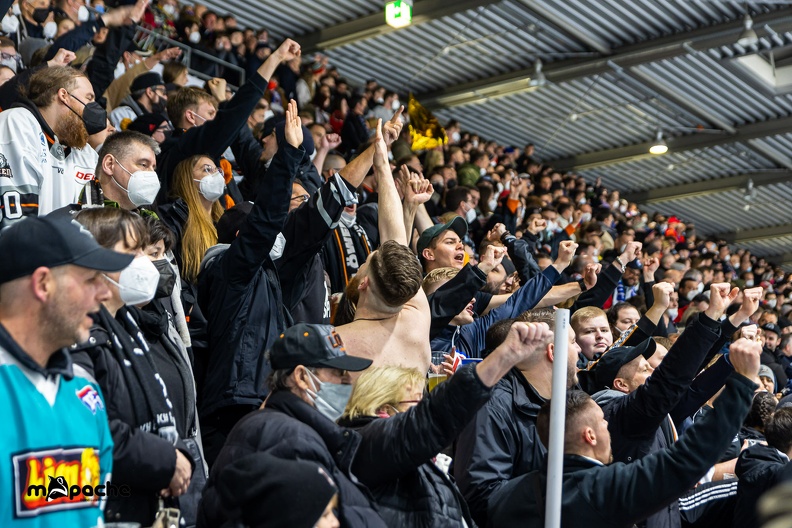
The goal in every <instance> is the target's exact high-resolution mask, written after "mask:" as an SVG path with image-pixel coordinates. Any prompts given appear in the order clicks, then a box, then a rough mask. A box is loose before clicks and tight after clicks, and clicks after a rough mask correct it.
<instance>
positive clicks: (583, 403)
mask: <svg viewBox="0 0 792 528" xmlns="http://www.w3.org/2000/svg"><path fill="white" fill-rule="evenodd" d="M559 403H560V402H559ZM565 403H566V416H565V418H564V452H567V451H568V449H569V448H570V447H572V444H573V443H574V439H575V438H576V437H577V436H578V430H577V429H578V428H579V427H580V425H579V424H580V423H581V422H582V419H583V418H585V411H586V410H587V409H589V408H590V407H589V406H590V405H592V404H594V400H592V399H591V396H589V395H588V394H586V393H585V392H583V391H580V390H571V391H568V392H567V393H566V402H565ZM552 405H553V402H552V401H547V402H546V403H545V404H544V405H542V408H541V409H540V410H539V415H538V416H537V417H536V430H537V432H538V433H539V439H540V440H541V441H542V443H543V444H544V445H549V441H550V409H551V407H552Z"/></svg>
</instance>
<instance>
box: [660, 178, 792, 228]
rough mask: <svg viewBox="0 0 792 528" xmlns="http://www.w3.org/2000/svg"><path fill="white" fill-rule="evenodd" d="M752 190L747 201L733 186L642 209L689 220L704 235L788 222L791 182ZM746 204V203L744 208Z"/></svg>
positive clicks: (790, 216) (791, 196)
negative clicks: (750, 197)
mask: <svg viewBox="0 0 792 528" xmlns="http://www.w3.org/2000/svg"><path fill="white" fill-rule="evenodd" d="M756 191H757V193H756V198H754V199H753V200H752V201H750V202H747V201H746V200H745V193H744V192H743V191H741V190H735V191H729V192H724V193H718V194H716V195H708V196H695V197H691V198H681V199H679V200H674V201H667V202H661V203H659V204H651V205H648V206H647V207H646V209H648V210H651V211H652V212H663V213H665V214H674V215H677V216H679V217H680V218H682V219H683V220H688V221H692V222H694V223H695V225H696V228H697V230H698V231H699V232H700V233H701V234H704V235H709V234H713V233H724V232H731V231H739V230H744V229H753V228H758V227H763V226H775V225H782V224H787V223H792V208H790V207H789V203H790V201H791V200H792V185H790V184H787V183H779V184H775V185H768V186H765V187H757V188H756ZM746 205H749V206H750V208H749V209H748V210H747V211H746V210H745V206H746Z"/></svg>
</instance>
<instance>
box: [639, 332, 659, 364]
mask: <svg viewBox="0 0 792 528" xmlns="http://www.w3.org/2000/svg"><path fill="white" fill-rule="evenodd" d="M635 348H636V349H638V351H640V355H642V356H643V357H644V359H649V358H650V357H652V356H654V353H655V351H656V350H657V343H656V342H655V340H654V339H652V338H651V337H650V338H649V339H646V340H644V341H642V342H641V343H639V344H638V345H637V346H636V347H635ZM635 357H638V356H637V355H636V356H635Z"/></svg>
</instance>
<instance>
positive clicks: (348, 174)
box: [320, 106, 404, 242]
mask: <svg viewBox="0 0 792 528" xmlns="http://www.w3.org/2000/svg"><path fill="white" fill-rule="evenodd" d="M403 110H404V107H403V106H402V107H400V108H399V110H397V111H396V113H395V114H394V115H393V117H392V118H391V119H390V121H388V122H387V123H383V125H382V139H383V140H384V141H385V146H386V147H390V146H391V145H392V144H393V142H394V141H396V140H397V139H399V134H401V129H402V122H401V114H402V111H403ZM375 151H376V143H375V144H374V145H371V146H369V147H368V148H367V149H366V150H364V151H363V152H361V153H360V155H359V156H357V157H356V158H355V159H353V160H351V161H350V162H349V163H348V164H347V166H346V167H344V168H343V169H341V170H340V171H338V173H339V174H340V175H341V177H342V178H344V179H345V180H346V181H348V182H349V183H351V184H352V185H353V186H354V187H360V185H361V184H362V183H363V179H364V178H365V177H366V175H367V174H368V172H369V169H370V168H371V164H372V163H374V154H375ZM387 161H388V153H387V148H386V151H385V162H386V164H387ZM388 169H389V171H388V172H390V164H388ZM320 172H321V170H320ZM385 240H386V239H382V242H384V241H385Z"/></svg>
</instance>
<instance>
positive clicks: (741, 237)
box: [714, 224, 792, 244]
mask: <svg viewBox="0 0 792 528" xmlns="http://www.w3.org/2000/svg"><path fill="white" fill-rule="evenodd" d="M789 235H792V224H782V225H777V226H767V227H757V228H755V229H743V230H742V231H737V232H733V233H720V234H717V235H714V236H715V237H716V238H720V239H723V240H725V241H726V242H728V243H729V244H739V243H741V242H753V241H756V240H765V239H768V238H778V237H782V236H789Z"/></svg>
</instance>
